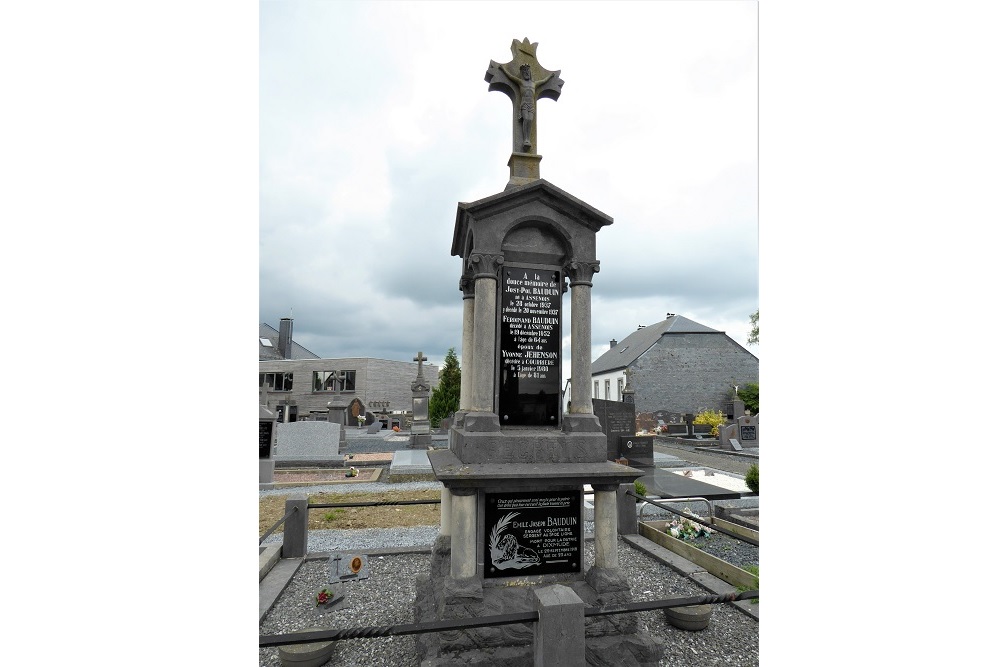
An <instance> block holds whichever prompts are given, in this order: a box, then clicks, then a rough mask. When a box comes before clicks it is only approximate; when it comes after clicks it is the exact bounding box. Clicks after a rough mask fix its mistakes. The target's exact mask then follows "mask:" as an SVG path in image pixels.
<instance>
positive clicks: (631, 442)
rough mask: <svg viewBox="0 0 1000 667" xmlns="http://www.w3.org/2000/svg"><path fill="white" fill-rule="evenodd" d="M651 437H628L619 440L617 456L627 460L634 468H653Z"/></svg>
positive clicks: (652, 439) (652, 437) (654, 437)
mask: <svg viewBox="0 0 1000 667" xmlns="http://www.w3.org/2000/svg"><path fill="white" fill-rule="evenodd" d="M654 440H656V436H653V435H643V436H638V435H630V436H622V437H621V438H620V439H619V441H618V442H619V446H618V454H619V456H623V457H624V458H626V459H628V464H629V465H630V466H632V467H634V468H652V467H653V441H654Z"/></svg>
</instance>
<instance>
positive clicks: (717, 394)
mask: <svg viewBox="0 0 1000 667" xmlns="http://www.w3.org/2000/svg"><path fill="white" fill-rule="evenodd" d="M626 370H630V371H631V376H632V388H633V389H634V390H635V409H636V412H637V413H638V412H656V411H659V410H663V411H666V412H676V413H681V414H684V413H698V412H701V411H703V410H724V409H725V405H726V403H727V402H728V401H731V400H732V397H733V386H734V385H739V386H742V385H745V384H747V383H749V382H758V381H759V375H758V373H759V360H758V359H757V357H755V356H754V355H753V354H751V353H750V352H749V351H747V350H746V348H744V347H743V346H742V345H740V344H739V343H737V342H736V341H734V340H733V339H732V338H730V337H729V336H727V335H726V333H725V332H724V331H717V330H715V329H711V328H709V327H707V326H705V325H703V324H699V323H697V322H694V321H693V320H689V319H688V318H686V317H682V316H680V315H674V314H673V313H668V314H667V318H666V319H665V320H663V321H662V322H657V323H656V324H651V325H649V326H640V327H639V328H638V329H637V330H636V331H633V332H632V333H631V334H629V335H628V336H626V337H625V338H624V339H623V340H622V341H621V342H618V341H616V340H612V341H611V347H610V349H609V350H608V351H607V352H605V353H604V354H602V355H601V356H600V357H598V358H597V359H596V360H594V361H593V362H592V364H591V368H590V372H591V376H592V377H591V382H592V383H593V384H592V391H593V396H594V398H602V399H605V400H609V401H620V400H622V391H623V390H624V388H625V385H626V376H625V371H626Z"/></svg>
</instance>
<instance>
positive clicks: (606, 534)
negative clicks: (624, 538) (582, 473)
mask: <svg viewBox="0 0 1000 667" xmlns="http://www.w3.org/2000/svg"><path fill="white" fill-rule="evenodd" d="M594 567H602V568H608V569H618V485H617V484H601V485H596V484H595V485H594Z"/></svg>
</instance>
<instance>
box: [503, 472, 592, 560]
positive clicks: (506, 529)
mask: <svg viewBox="0 0 1000 667" xmlns="http://www.w3.org/2000/svg"><path fill="white" fill-rule="evenodd" d="M582 493H583V491H582V490H581V489H571V490H568V491H519V492H511V493H487V494H485V495H486V531H485V533H486V544H485V550H484V553H485V556H486V557H485V563H484V575H485V576H486V577H524V576H529V575H537V574H559V573H565V572H582V571H583V570H582V562H583V517H582V507H581V497H582Z"/></svg>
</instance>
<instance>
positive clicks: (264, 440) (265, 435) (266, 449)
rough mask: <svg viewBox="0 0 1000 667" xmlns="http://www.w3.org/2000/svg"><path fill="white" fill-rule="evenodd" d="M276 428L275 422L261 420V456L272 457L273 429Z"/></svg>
mask: <svg viewBox="0 0 1000 667" xmlns="http://www.w3.org/2000/svg"><path fill="white" fill-rule="evenodd" d="M273 428H274V422H272V421H270V420H268V421H262V422H260V458H262V459H269V458H271V432H272V431H271V430H272V429H273Z"/></svg>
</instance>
